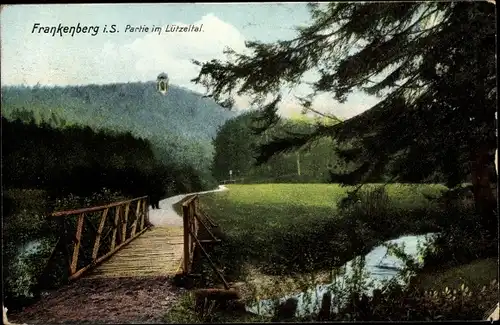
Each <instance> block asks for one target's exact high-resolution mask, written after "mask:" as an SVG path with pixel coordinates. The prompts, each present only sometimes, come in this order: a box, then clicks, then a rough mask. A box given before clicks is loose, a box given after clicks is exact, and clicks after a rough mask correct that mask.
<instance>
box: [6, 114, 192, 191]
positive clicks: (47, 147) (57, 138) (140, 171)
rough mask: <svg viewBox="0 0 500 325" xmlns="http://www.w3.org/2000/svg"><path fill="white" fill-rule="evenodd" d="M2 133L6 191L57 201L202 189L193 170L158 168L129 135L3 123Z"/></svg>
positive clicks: (148, 148)
mask: <svg viewBox="0 0 500 325" xmlns="http://www.w3.org/2000/svg"><path fill="white" fill-rule="evenodd" d="M25 114H26V113H25ZM2 129H3V131H2V132H3V137H2V139H3V140H2V144H3V157H2V158H3V170H4V173H3V176H4V180H3V184H4V187H5V188H36V189H39V190H45V191H47V193H49V194H50V196H51V197H53V198H56V197H63V196H66V195H69V194H74V195H78V196H88V195H90V194H92V193H94V192H96V191H99V190H101V189H102V188H107V189H110V190H113V191H117V192H120V193H121V194H123V195H124V196H126V197H137V196H142V195H150V194H152V193H153V192H156V193H157V192H162V193H161V194H162V196H165V195H167V194H173V193H176V192H181V191H185V190H192V189H194V190H197V189H200V186H201V185H200V183H201V181H200V180H198V179H197V178H196V176H195V175H194V170H189V168H186V167H185V166H184V168H182V169H181V167H179V166H176V165H175V164H174V163H171V164H168V163H165V162H159V161H158V159H157V158H156V157H155V154H154V152H153V149H152V145H151V144H150V142H149V141H148V140H145V139H138V138H136V137H134V136H132V135H131V133H130V132H127V133H117V132H111V131H98V132H96V131H94V130H92V129H91V128H90V127H80V126H71V127H66V128H62V129H55V128H53V127H51V126H50V125H49V124H47V123H41V124H36V123H34V122H31V123H25V122H23V121H21V120H20V119H16V120H15V121H9V120H7V119H6V118H4V117H2ZM167 192H169V193H167Z"/></svg>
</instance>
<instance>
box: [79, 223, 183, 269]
mask: <svg viewBox="0 0 500 325" xmlns="http://www.w3.org/2000/svg"><path fill="white" fill-rule="evenodd" d="M182 255H183V227H182V226H180V227H179V226H161V227H153V228H151V229H150V230H147V231H146V232H145V233H144V234H142V235H141V236H139V237H138V238H136V239H135V240H133V241H132V242H131V243H129V244H128V245H126V246H125V247H123V248H122V249H121V250H119V251H118V252H116V253H115V254H114V255H113V256H112V257H111V258H110V259H109V260H107V261H105V262H103V264H101V265H99V266H97V267H96V268H95V269H94V270H92V271H90V272H89V274H88V275H86V276H85V277H86V278H120V277H141V276H168V275H175V274H177V273H178V272H180V270H181V262H182Z"/></svg>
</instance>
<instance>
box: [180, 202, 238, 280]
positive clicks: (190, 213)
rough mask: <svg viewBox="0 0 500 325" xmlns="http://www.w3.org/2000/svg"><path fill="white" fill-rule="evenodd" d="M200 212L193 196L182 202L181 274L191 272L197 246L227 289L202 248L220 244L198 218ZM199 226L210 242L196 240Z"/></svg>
mask: <svg viewBox="0 0 500 325" xmlns="http://www.w3.org/2000/svg"><path fill="white" fill-rule="evenodd" d="M201 215H202V214H201V212H200V209H199V197H198V195H196V194H194V195H192V196H190V197H189V198H187V199H186V200H184V202H183V203H182V219H183V225H184V254H183V273H184V275H188V274H189V273H190V272H191V264H192V262H193V256H194V250H195V249H196V247H197V246H198V247H199V249H200V250H201V252H202V253H203V255H205V257H206V258H207V259H208V262H209V263H210V266H211V267H212V268H213V269H214V270H215V272H216V273H217V275H218V277H219V278H220V279H221V280H222V282H223V283H224V287H226V288H229V285H228V283H227V281H226V279H224V276H223V275H222V273H221V272H220V271H219V270H218V269H217V267H216V266H215V264H214V263H213V261H212V259H211V258H210V256H209V255H208V253H207V251H206V250H205V249H204V247H203V246H202V243H203V242H211V243H217V242H220V239H217V238H216V237H215V235H214V234H213V233H212V231H211V230H210V229H209V227H208V225H207V223H206V222H205V221H204V220H203V219H202V218H200V216H201ZM205 217H206V216H205ZM207 220H209V223H210V224H211V226H217V225H215V223H214V222H213V220H210V219H209V218H207ZM200 225H201V226H202V227H203V228H204V229H205V230H206V231H207V233H208V234H209V235H210V237H212V239H211V240H200V239H199V238H198V230H199V229H200Z"/></svg>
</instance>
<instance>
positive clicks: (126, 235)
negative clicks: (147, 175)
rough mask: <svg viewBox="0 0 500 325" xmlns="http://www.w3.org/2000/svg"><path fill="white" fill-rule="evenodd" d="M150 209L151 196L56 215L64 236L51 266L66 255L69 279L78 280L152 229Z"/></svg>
mask: <svg viewBox="0 0 500 325" xmlns="http://www.w3.org/2000/svg"><path fill="white" fill-rule="evenodd" d="M148 207H149V204H148V197H147V196H143V197H139V198H135V199H132V200H128V201H121V202H115V203H112V204H108V205H105V206H99V207H91V208H85V209H78V210H71V211H60V212H54V213H52V214H51V215H50V218H51V219H53V220H54V221H56V222H57V223H58V225H59V231H60V237H59V240H58V243H57V245H56V247H55V248H54V250H53V251H52V254H51V256H50V257H49V260H48V262H47V265H48V264H49V263H50V262H51V260H52V259H53V257H54V256H55V255H56V254H58V253H62V255H63V256H64V259H65V261H66V263H67V265H66V267H67V269H68V279H69V280H70V281H71V280H74V279H77V278H78V277H80V276H81V275H82V274H83V273H84V272H86V271H88V270H90V269H91V268H93V267H94V266H96V265H98V264H100V263H101V262H103V261H104V260H106V259H107V258H109V257H111V256H112V255H113V254H114V253H116V252H117V251H118V250H119V249H120V248H122V247H123V246H125V245H127V244H128V243H129V242H131V241H132V240H133V239H135V238H136V237H138V236H139V235H141V234H142V233H143V232H145V231H146V230H147V229H148V228H149V226H150V223H149V209H148Z"/></svg>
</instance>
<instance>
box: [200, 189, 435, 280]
mask: <svg viewBox="0 0 500 325" xmlns="http://www.w3.org/2000/svg"><path fill="white" fill-rule="evenodd" d="M374 187H375V185H369V186H367V190H365V191H364V192H362V193H364V196H363V195H362V196H361V197H360V201H363V202H360V203H359V208H358V209H356V210H349V211H341V210H339V208H338V207H337V203H338V202H339V201H340V200H341V199H342V198H344V197H345V196H346V192H347V190H348V188H345V187H341V186H339V185H337V184H259V185H231V186H229V191H226V192H221V193H210V194H207V195H203V196H201V198H200V202H201V204H202V207H203V208H204V209H205V210H206V212H207V213H208V214H209V215H210V216H212V217H213V219H214V220H216V222H218V223H219V226H220V231H221V233H222V234H223V236H224V238H223V243H224V244H223V245H222V246H221V247H220V248H218V251H217V253H216V255H220V257H221V258H222V259H221V260H223V261H232V262H231V263H230V264H231V265H227V267H228V270H227V274H228V275H229V276H235V277H236V278H240V277H239V276H238V274H239V273H242V272H244V270H243V269H242V268H241V266H242V265H251V266H253V267H255V268H258V269H259V271H261V272H263V273H264V274H268V275H285V274H293V273H303V272H310V271H314V270H318V269H323V268H325V267H327V266H328V267H329V266H331V265H335V264H336V265H342V264H343V263H345V262H346V261H347V260H349V259H351V258H352V257H354V256H355V255H357V254H358V253H364V252H366V251H368V250H370V249H371V248H372V247H373V246H374V245H377V244H379V243H381V242H382V241H384V240H387V239H390V238H394V237H398V236H401V235H404V234H418V233H425V232H429V231H436V230H437V229H438V228H439V224H440V221H441V220H439V219H440V218H441V217H442V214H440V213H439V208H438V206H437V205H436V204H435V203H430V202H429V201H428V200H427V199H426V198H425V196H424V194H425V195H430V196H437V195H438V194H439V192H440V191H442V190H443V189H445V188H444V187H443V186H440V185H405V184H391V185H388V186H387V187H386V189H387V195H388V198H386V197H385V196H384V197H380V198H379V197H375V196H376V194H374V193H372V192H373V191H371V190H370V189H373V188H374ZM374 195H375V196H374ZM240 279H241V278H240Z"/></svg>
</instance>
